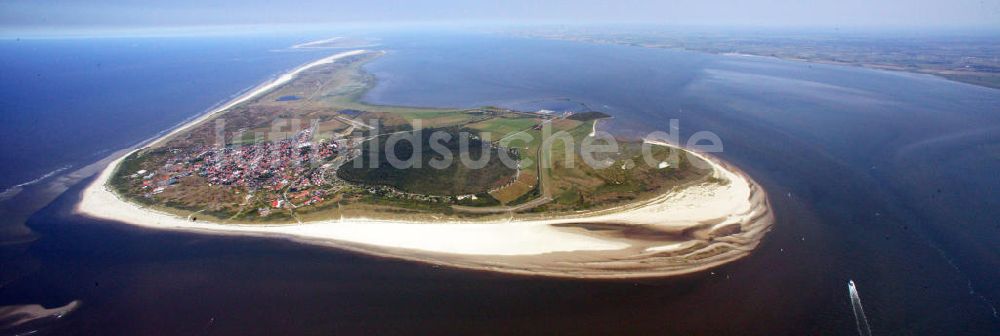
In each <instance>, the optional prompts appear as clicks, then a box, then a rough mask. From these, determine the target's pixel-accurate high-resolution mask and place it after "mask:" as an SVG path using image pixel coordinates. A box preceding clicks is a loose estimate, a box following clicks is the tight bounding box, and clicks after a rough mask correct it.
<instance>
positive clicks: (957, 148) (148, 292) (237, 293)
mask: <svg viewBox="0 0 1000 336" xmlns="http://www.w3.org/2000/svg"><path fill="white" fill-rule="evenodd" d="M379 37H381V38H382V43H383V45H382V46H381V47H380V48H382V49H384V50H386V51H387V52H388V53H387V54H386V55H385V56H384V57H382V58H380V59H378V60H376V61H374V62H373V63H371V64H369V65H368V66H367V67H366V69H367V70H368V71H370V72H371V73H373V74H375V75H376V77H377V79H378V84H377V86H376V87H375V88H374V89H373V90H372V91H370V92H369V93H368V95H366V96H365V99H366V100H368V101H370V102H374V103H380V104H399V105H419V106H479V105H501V106H511V107H518V108H525V109H543V108H544V109H553V110H562V109H565V110H576V109H595V110H600V111H605V112H607V113H609V114H612V115H613V116H614V119H613V121H612V122H610V123H608V125H607V126H606V127H608V128H609V129H611V130H612V131H616V132H623V133H629V134H633V135H641V134H643V133H644V132H648V131H653V130H665V129H664V128H665V125H667V124H668V121H669V119H671V118H677V119H679V120H680V123H681V133H682V139H683V138H686V136H687V135H690V134H691V133H693V132H696V131H711V132H714V133H716V134H717V135H719V137H720V138H721V139H722V140H723V142H724V151H723V152H722V153H718V155H719V156H720V157H722V158H724V159H726V160H728V161H730V162H732V163H734V164H735V165H737V166H738V167H740V168H742V169H743V170H745V171H746V172H747V173H748V174H750V175H751V176H753V178H754V179H756V180H757V181H758V182H760V183H761V184H762V185H763V186H764V188H765V189H766V190H767V191H768V192H769V195H770V199H771V203H772V205H773V207H774V210H775V213H776V216H777V223H776V225H775V228H774V229H773V231H772V232H771V233H770V234H769V235H768V236H767V238H766V239H765V240H764V242H763V243H762V244H761V246H760V247H759V248H758V249H757V250H755V251H754V252H753V254H752V255H751V256H750V257H748V258H745V259H743V260H740V261H739V262H736V263H733V264H730V265H725V266H723V267H719V268H716V269H713V270H711V271H707V272H703V273H700V274H695V275H692V276H688V277H681V278H670V279H648V280H641V281H610V282H608V281H567V280H553V279H539V278H525V277H516V276H506V275H495V274H481V273H474V272H466V271H460V270H450V269H442V268H437V267H432V266H427V265H419V264H414V263H409V262H403V261H395V260H386V259H381V258H374V257H367V256H359V255H354V254H351V253H346V252H338V251H332V250H329V249H324V248H320V247H309V246H299V245H297V244H294V243H289V242H283V241H279V240H268V239H256V238H234V237H214V236H205V235H195V234H180V233H171V232H159V231H148V230H143V229H137V228H133V227H130V226H124V225H118V224H115V223H108V222H102V221H96V220H91V219H86V218H82V217H80V216H78V215H75V214H73V213H72V208H73V205H74V204H75V202H76V201H77V199H78V194H79V191H80V188H81V185H79V184H78V185H76V186H74V187H72V188H70V189H69V190H68V191H67V192H66V193H64V194H63V195H62V196H60V197H59V198H58V199H56V200H55V202H53V203H52V204H51V205H49V206H48V207H46V208H45V209H42V210H41V211H38V212H37V213H35V214H34V216H32V217H31V219H30V220H29V221H28V224H29V226H30V228H31V230H33V231H35V233H37V234H38V235H39V237H40V238H39V239H37V240H36V241H34V242H31V243H26V244H19V245H16V247H15V245H4V248H2V249H0V252H2V254H0V257H3V258H4V259H3V266H4V270H5V272H2V274H0V275H2V277H0V281H2V282H0V284H2V285H0V305H4V306H6V305H14V304H33V303H41V304H43V305H45V306H47V307H53V306H59V305H64V304H66V303H68V302H72V301H74V300H79V301H80V302H82V305H81V308H79V309H78V310H77V311H75V312H73V313H72V314H69V315H67V316H66V317H65V318H64V319H63V320H61V321H55V322H53V323H51V324H48V325H46V326H45V327H44V328H45V329H44V330H49V331H53V332H55V333H59V332H62V333H85V334H103V333H122V332H125V333H132V334H150V333H160V334H162V333H175V334H177V333H180V334H209V333H211V334H241V335H245V334H263V333H272V334H273V333H285V334H287V333H294V334H304V333H309V334H316V333H322V334H328V333H341V334H345V333H346V334H358V333H368V334H370V333H435V332H436V333H440V332H441V331H451V332H454V333H539V334H554V333H574V334H622V333H626V334H664V333H667V334H771V335H773V334H794V335H802V334H853V333H856V330H857V323H856V321H855V320H854V314H853V313H852V302H851V297H850V296H849V295H848V293H847V292H846V291H845V286H846V285H847V281H848V280H849V279H853V280H854V282H855V283H856V284H857V289H858V292H859V294H860V299H861V300H863V303H864V309H865V315H866V316H867V318H868V319H869V320H870V321H869V322H870V326H871V329H872V331H873V333H875V334H885V333H892V334H896V333H898V334H969V335H972V334H982V335H989V334H993V333H995V330H998V328H1000V317H998V316H997V313H996V310H995V308H994V307H996V303H997V302H998V301H1000V287H998V286H1000V281H996V280H997V279H1000V274H998V270H1000V250H998V249H997V247H996V246H997V245H996V244H995V242H996V241H997V240H1000V227H998V226H997V222H996V220H995V218H998V215H1000V210H998V209H1000V204H997V202H1000V194H998V193H1000V179H997V178H996V177H995V173H994V172H995V171H997V170H998V169H1000V154H998V153H1000V113H998V110H997V106H1000V91H998V90H992V89H986V88H981V87H976V86H971V85H966V84H960V83H954V82H949V81H945V80H942V79H939V78H934V77H929V76H920V75H912V74H901V73H890V72H879V71H871V70H864V69H857V68H849V67H839V66H825V65H814V64H808V63H798V62H786V61H779V60H774V59H768V58H757V57H734V56H715V55H705V54H699V53H691V52H682V51H671V50H656V49H643V48H635V47H625V46H609V45H590V44H584V43H575V42H563V41H541V40H530V39H520V38H508V37H502V36H497V35H484V34H467V33H436V34H430V33H426V32H422V33H392V34H384V35H382V36H379ZM303 40H307V39H302V38H297V37H287V38H285V37H283V38H274V37H272V38H269V39H251V38H211V39H206V38H190V39H165V40H164V39H139V40H63V41H27V44H17V43H25V41H7V42H3V44H0V45H3V49H2V51H10V52H12V53H19V55H20V57H10V56H8V55H7V54H9V53H8V52H5V53H4V55H3V56H0V57H3V60H4V63H0V64H3V67H2V69H0V71H2V72H0V73H2V74H3V78H4V80H3V81H0V82H4V83H3V84H0V85H5V86H4V87H3V90H0V95H2V96H0V97H2V99H0V100H2V101H3V102H2V104H5V105H0V106H2V111H3V118H4V121H5V122H4V124H5V125H2V126H0V127H4V129H3V131H4V132H5V134H16V135H17V136H15V137H13V138H16V139H12V137H7V136H5V137H4V138H3V139H2V140H0V141H3V144H4V148H8V147H10V146H20V148H27V149H36V150H38V149H51V153H58V155H54V156H60V157H62V158H61V159H57V158H53V157H44V158H36V157H34V156H36V155H35V154H34V153H32V152H31V151H29V150H23V151H21V150H14V149H5V150H4V152H3V153H4V157H3V160H4V163H5V165H4V168H3V169H5V172H6V171H8V170H9V171H10V172H9V174H16V173H15V172H14V171H15V170H16V169H14V168H8V167H7V164H8V163H9V164H11V165H20V167H21V168H22V169H24V170H32V169H34V170H35V171H34V172H32V173H25V174H23V175H22V176H20V177H18V178H14V177H4V178H6V179H8V180H9V182H4V183H5V185H12V184H16V183H20V181H26V180H30V179H33V178H35V177H37V176H40V175H41V174H45V172H47V171H51V170H53V169H57V168H59V167H61V166H62V165H63V164H65V163H66V162H69V163H74V162H86V161H88V159H87V158H88V157H100V156H101V155H100V153H101V151H102V150H104V149H112V150H114V149H117V148H123V147H127V146H128V145H130V144H132V143H135V142H137V141H141V140H143V139H145V138H148V137H151V136H153V135H155V134H156V133H157V132H160V131H162V130H164V129H166V128H169V127H171V126H172V125H175V124H176V123H178V122H180V121H182V120H184V119H186V118H188V117H190V116H193V115H196V114H198V113H199V112H201V111H204V110H205V109H207V108H208V107H210V106H211V105H213V104H214V103H216V102H218V101H220V100H222V99H224V98H226V97H229V96H231V95H233V94H236V93H237V92H239V91H241V90H243V89H245V88H247V87H249V86H252V85H254V84H257V83H258V82H260V81H261V80H263V79H266V78H268V77H269V76H271V75H273V74H276V73H279V72H281V70H283V69H287V68H291V67H294V66H295V65H298V64H301V63H305V62H306V61H308V60H311V59H315V58H318V57H320V56H323V55H325V54H323V53H322V52H320V53H310V54H303V53H293V52H292V53H290V52H274V51H273V50H276V49H281V48H284V47H286V46H288V45H292V44H294V43H292V42H289V41H294V42H295V43H297V42H301V41H303ZM25 45H27V46H28V47H19V46H25ZM95 46H104V48H97V47H95ZM8 60H9V62H8ZM8 64H12V65H13V66H8ZM67 64H68V65H67ZM97 64H101V65H100V67H98V66H97ZM107 64H115V65H114V66H109V65H107ZM29 69H33V72H34V73H32V71H29ZM103 69H113V70H103ZM195 70H197V71H195ZM8 74H11V75H8ZM74 74H75V75H74ZM33 76H34V77H33ZM35 77H44V78H63V79H64V80H59V81H49V80H41V79H34V78H35ZM8 78H18V80H16V81H13V82H15V83H23V84H19V85H14V84H10V83H9V82H11V81H8V80H7V79H8ZM83 79H91V80H93V79H97V80H99V81H97V82H95V81H86V80H83ZM86 93H90V94H86ZM32 106H35V108H33V109H32V108H28V107H32ZM15 107H17V108H15ZM42 107H44V108H42ZM32 112H34V113H32ZM36 115H37V116H36ZM8 121H9V122H8ZM7 124H9V125H7ZM73 126H78V127H73ZM83 126H86V127H83ZM66 128H70V129H69V130H67V129H66ZM22 134H23V135H28V136H22ZM31 137H36V138H40V139H41V138H45V139H52V141H54V143H56V144H61V145H54V144H49V143H45V142H42V141H33V139H31ZM35 140H38V139H35ZM33 146H34V147H33ZM46 146H48V147H46ZM94 159H96V158H94ZM32 160H38V161H32ZM29 162H34V163H32V164H28V163H29ZM81 164H82V163H81ZM4 181H7V180H4ZM7 270H12V271H7Z"/></svg>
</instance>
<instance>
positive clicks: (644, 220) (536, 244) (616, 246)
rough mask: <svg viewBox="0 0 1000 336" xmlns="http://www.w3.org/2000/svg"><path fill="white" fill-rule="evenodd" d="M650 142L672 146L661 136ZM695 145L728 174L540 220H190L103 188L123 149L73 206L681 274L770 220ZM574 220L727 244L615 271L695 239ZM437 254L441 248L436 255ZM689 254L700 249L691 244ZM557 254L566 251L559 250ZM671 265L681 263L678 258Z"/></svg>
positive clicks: (739, 249) (742, 245) (229, 228)
mask: <svg viewBox="0 0 1000 336" xmlns="http://www.w3.org/2000/svg"><path fill="white" fill-rule="evenodd" d="M364 52H365V51H363V50H355V51H350V52H344V53H339V54H337V55H333V56H330V57H327V58H324V59H321V60H319V61H316V62H313V63H310V64H307V65H305V66H302V67H299V68H297V69H295V70H293V71H291V72H289V73H286V74H284V75H282V76H280V77H278V79H276V80H274V81H272V82H270V83H268V84H265V85H262V86H260V87H258V88H257V89H255V90H253V91H252V92H250V93H248V94H246V95H243V96H241V97H240V98H237V99H236V100H234V101H232V102H230V103H228V104H226V105H224V106H222V107H220V108H219V109H217V110H215V111H213V112H211V113H209V114H208V115H206V116H204V117H202V118H199V119H198V120H195V121H192V122H191V123H189V124H188V125H185V126H183V127H181V128H179V129H177V130H175V131H173V132H171V133H170V134H176V133H178V132H181V131H183V130H185V129H187V128H189V127H191V126H193V125H195V124H197V123H199V122H201V121H203V120H205V119H206V118H208V117H209V116H210V115H212V114H214V113H218V112H220V111H225V110H226V109H228V108H230V107H233V106H235V105H237V104H239V103H241V102H244V101H246V100H248V99H250V98H253V97H255V96H257V95H260V94H262V93H264V92H267V91H268V90H271V89H273V88H275V87H277V86H279V85H281V84H284V83H286V82H288V81H290V80H291V79H292V78H294V77H295V76H296V75H297V74H299V73H301V72H302V71H305V70H306V69H309V68H311V67H313V66H316V65H320V64H327V63H330V62H333V61H335V60H336V59H338V58H341V57H346V56H350V55H357V54H361V53H364ZM170 134H168V135H167V136H169V135H170ZM164 138H166V137H164ZM161 141H162V139H161ZM647 142H650V143H654V144H658V145H665V146H669V145H668V144H665V143H658V142H654V141H647ZM691 154H692V155H695V156H697V157H698V158H700V159H702V160H705V161H707V162H709V163H710V164H711V166H712V169H713V176H714V177H716V178H718V179H720V180H722V181H724V183H710V182H705V183H701V184H697V185H693V186H688V187H686V188H683V189H680V190H675V191H669V192H665V193H664V194H662V195H660V196H657V197H654V198H652V199H649V200H645V201H640V202H635V203H632V204H628V205H624V206H619V207H616V208H612V209H606V210H600V211H593V212H587V213H580V214H574V215H568V216H561V217H552V218H544V219H522V220H518V219H513V220H502V221H435V222H432V223H414V222H399V221H392V220H384V219H377V218H341V219H333V220H325V221H317V222H308V223H300V224H286V225H262V224H219V223H210V222H204V221H197V222H193V221H190V220H188V219H187V218H183V217H179V216H175V215H172V214H168V213H163V212H158V211H155V210H152V209H149V208H144V207H142V206H140V205H137V204H135V203H131V202H128V201H125V200H123V199H121V198H119V197H118V196H117V195H116V194H115V193H114V192H112V191H111V190H110V189H109V188H108V187H107V183H108V180H109V179H110V178H111V176H112V175H113V173H114V170H115V167H117V165H118V164H119V163H120V161H121V160H122V159H124V157H126V156H128V155H127V154H126V155H125V156H123V157H121V158H118V159H117V160H115V161H114V162H112V163H111V164H109V165H108V166H107V168H105V169H104V170H103V171H102V172H101V173H100V175H99V176H98V177H97V178H96V179H95V180H94V181H93V182H92V183H91V185H89V186H88V187H87V188H86V189H85V190H84V191H83V194H82V198H81V200H80V203H79V204H78V205H77V208H76V210H77V212H78V213H80V214H83V215H86V216H90V217H95V218H100V219H107V220H113V221H119V222H123V223H127V224H133V225H139V226H144V227H149V228H156V229H168V230H182V231H193V232H202V233H213V234H239V235H255V236H275V237H285V238H292V239H295V240H298V241H302V242H306V243H319V244H323V245H332V246H339V247H344V248H349V249H351V250H355V251H361V252H369V253H373V254H378V255H387V256H393V257H400V258H406V259H417V260H421V261H428V262H432V263H442V264H449V265H456V266H459V267H469V268H478V269H489V270H496V271H511V272H519V273H532V274H553V273H552V272H546V271H545V270H541V271H538V270H535V271H525V270H524V269H527V268H519V267H522V266H524V265H527V264H528V262H525V264H524V265H518V262H516V261H511V260H513V259H510V260H501V261H497V260H496V259H495V258H477V257H476V256H490V257H496V256H506V257H514V256H521V257H523V256H541V255H550V256H551V255H552V254H553V253H556V254H558V253H565V252H583V253H585V254H586V255H587V258H586V259H587V260H588V261H587V262H586V263H585V265H582V264H581V266H580V267H581V269H591V268H594V267H598V268H600V271H601V272H602V273H596V274H597V275H596V276H598V277H627V276H628V275H629V274H642V275H643V276H649V275H664V274H681V273H685V272H691V271H694V270H699V269H704V268H705V267H709V266H714V265H718V264H721V263H724V262H728V261H732V260H735V259H738V258H740V257H742V256H745V255H747V254H748V252H749V251H750V250H752V249H753V248H754V247H755V246H756V245H757V243H758V242H759V240H760V238H761V237H762V236H763V233H764V232H765V231H767V229H768V228H769V227H770V224H771V222H772V221H773V218H772V217H771V215H770V208H769V205H768V203H767V198H766V195H765V194H764V193H763V190H761V189H760V188H759V186H757V185H756V184H754V183H753V182H752V181H751V180H750V179H749V178H748V177H746V176H745V175H744V174H742V173H739V172H738V171H735V170H734V169H732V168H730V167H728V166H726V165H724V164H722V163H720V162H719V161H717V160H715V159H714V158H710V157H707V156H705V155H702V154H698V153H693V152H691ZM579 224H612V225H622V226H627V225H638V226H643V227H649V228H653V229H656V230H663V231H667V232H681V231H684V230H686V229H698V230H701V231H703V232H705V233H704V234H703V236H705V237H701V238H698V239H700V240H698V241H701V242H703V243H704V244H701V245H705V244H707V245H708V246H707V247H704V248H705V249H711V248H715V247H719V246H723V245H724V247H725V250H726V251H729V252H722V253H721V254H718V255H712V256H709V257H701V256H696V257H693V258H697V262H695V261H690V260H680V261H678V260H676V259H670V260H666V261H662V262H661V264H663V263H669V264H668V265H667V266H668V267H667V266H663V265H659V264H655V263H647V264H646V265H645V266H643V267H652V266H650V265H654V266H657V267H659V268H656V271H655V272H652V271H651V272H646V273H642V272H638V271H635V270H631V271H621V272H619V273H615V272H614V271H613V269H614V267H611V269H612V271H605V270H606V269H608V268H607V266H606V263H610V262H615V261H616V260H624V259H628V258H633V259H634V258H637V257H641V258H647V257H655V254H656V253H659V252H671V251H676V250H684V249H687V248H694V247H695V245H698V244H683V242H674V243H675V244H664V242H659V243H658V244H654V243H649V242H643V241H637V240H634V239H627V238H623V237H620V236H609V235H601V234H596V233H593V232H587V231H586V230H582V229H579V228H572V227H570V228H567V227H566V226H573V225H579ZM706 225H707V226H708V227H707V228H706ZM726 227H729V228H732V227H737V228H738V230H737V231H738V234H735V235H729V236H727V237H724V238H722V239H717V240H716V239H713V238H712V237H714V234H715V232H716V231H717V230H716V229H721V228H726ZM706 237H707V238H706ZM668 243H669V242H668ZM677 243H681V244H683V245H680V244H677ZM713 244H721V245H713ZM657 246H659V247H657ZM637 247H641V248H637ZM602 251H604V252H608V251H612V252H613V253H608V254H607V255H601V254H600V253H596V254H595V253H594V252H602ZM414 253H416V254H419V255H421V257H414V256H413V255H415V254H414ZM428 253H430V254H428ZM433 254H441V255H442V257H440V258H438V257H435V256H434V255H433ZM692 254H693V255H697V254H696V253H694V252H692ZM561 255H563V256H565V254H561ZM455 256H465V257H463V258H461V260H460V261H461V263H460V262H453V263H452V262H449V261H447V260H453V261H454V260H457V259H455V258H454V257H455ZM560 258H562V257H560ZM560 258H555V259H546V260H545V263H542V262H539V261H538V260H537V258H536V259H531V260H530V264H531V267H534V268H535V269H538V268H540V267H542V266H539V265H556V266H558V267H566V265H570V264H572V263H573V262H574V261H577V262H578V261H579V260H581V258H580V257H572V256H569V257H566V258H568V259H565V260H563V259H560ZM515 259H516V258H515ZM526 260H527V259H526ZM675 264H677V265H680V266H676V267H675ZM594 265H600V266H594ZM661 266H663V267H661ZM525 267H526V266H525ZM633 268H634V267H633ZM576 271H577V270H575V269H571V270H569V271H565V270H564V271H560V272H566V273H559V274H557V275H567V276H580V277H584V276H588V275H586V274H589V273H584V272H576ZM630 272H631V273H630Z"/></svg>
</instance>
